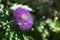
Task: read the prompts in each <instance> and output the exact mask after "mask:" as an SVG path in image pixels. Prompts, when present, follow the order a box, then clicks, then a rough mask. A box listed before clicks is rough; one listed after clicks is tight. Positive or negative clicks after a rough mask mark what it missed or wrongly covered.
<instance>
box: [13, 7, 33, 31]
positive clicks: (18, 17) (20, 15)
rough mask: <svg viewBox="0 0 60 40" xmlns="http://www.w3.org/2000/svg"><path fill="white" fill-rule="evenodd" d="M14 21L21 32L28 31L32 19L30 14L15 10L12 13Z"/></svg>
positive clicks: (22, 9) (25, 11)
mask: <svg viewBox="0 0 60 40" xmlns="http://www.w3.org/2000/svg"><path fill="white" fill-rule="evenodd" d="M13 17H14V21H15V22H16V23H17V24H18V25H19V28H20V29H21V30H28V29H30V28H31V27H32V25H33V17H32V15H31V14H30V12H29V11H28V10H26V9H24V8H21V7H19V8H17V9H16V10H14V12H13Z"/></svg>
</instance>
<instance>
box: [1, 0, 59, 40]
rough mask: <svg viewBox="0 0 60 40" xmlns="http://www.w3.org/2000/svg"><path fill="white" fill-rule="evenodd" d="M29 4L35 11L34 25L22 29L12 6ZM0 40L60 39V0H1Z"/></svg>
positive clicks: (33, 13) (33, 12)
mask: <svg viewBox="0 0 60 40" xmlns="http://www.w3.org/2000/svg"><path fill="white" fill-rule="evenodd" d="M15 3H17V4H23V5H28V6H29V7H30V8H32V9H33V10H34V11H32V12H31V14H32V15H33V18H34V25H33V26H32V28H31V29H30V30H27V31H21V30H19V28H18V25H17V24H15V23H14V22H12V21H13V17H12V12H13V11H12V10H11V9H10V7H11V6H12V5H13V4H15ZM0 40H60V0H0Z"/></svg>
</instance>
